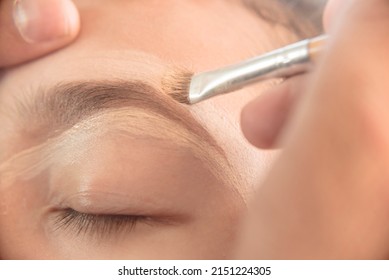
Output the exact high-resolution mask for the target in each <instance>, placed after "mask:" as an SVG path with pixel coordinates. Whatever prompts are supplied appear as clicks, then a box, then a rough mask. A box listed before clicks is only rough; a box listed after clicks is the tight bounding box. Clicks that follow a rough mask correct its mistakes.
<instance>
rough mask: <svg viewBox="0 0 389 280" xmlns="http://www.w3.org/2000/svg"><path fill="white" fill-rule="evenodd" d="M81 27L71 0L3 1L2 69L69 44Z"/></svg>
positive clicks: (0, 21)
mask: <svg viewBox="0 0 389 280" xmlns="http://www.w3.org/2000/svg"><path fill="white" fill-rule="evenodd" d="M79 28H80V24H79V14H78V11H77V9H76V7H75V6H74V4H73V3H72V1H71V0H55V1H53V0H15V1H10V0H4V1H0V68H3V67H7V66H11V65H15V64H18V63H22V62H25V61H28V60H31V59H34V58H36V57H39V56H42V55H44V54H46V53H48V52H51V51H54V50H56V49H58V48H61V47H63V46H65V45H67V44H68V43H70V42H71V41H72V40H74V39H75V37H76V35H77V34H78V32H79Z"/></svg>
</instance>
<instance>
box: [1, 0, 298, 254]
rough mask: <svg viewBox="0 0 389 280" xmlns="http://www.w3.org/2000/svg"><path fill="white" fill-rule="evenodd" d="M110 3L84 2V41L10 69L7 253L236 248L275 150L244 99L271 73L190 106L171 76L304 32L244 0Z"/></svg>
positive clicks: (4, 205)
mask: <svg viewBox="0 0 389 280" xmlns="http://www.w3.org/2000/svg"><path fill="white" fill-rule="evenodd" d="M101 2H102V3H100V4H96V1H86V0H83V1H75V3H76V5H77V7H78V9H79V11H80V14H81V18H82V19H83V29H82V33H81V34H80V36H79V38H78V40H77V41H76V42H75V43H74V44H72V45H71V46H70V47H68V48H66V49H64V50H63V51H60V52H56V53H54V54H52V55H49V56H46V57H44V58H42V59H40V60H37V61H34V62H32V63H29V64H25V65H23V66H19V67H14V68H10V69H9V70H7V71H6V73H5V75H4V76H3V77H2V81H1V85H0V93H1V94H0V98H1V104H3V105H4V106H3V108H2V113H3V114H2V116H3V118H2V120H1V122H2V127H3V128H5V129H4V131H7V133H4V134H2V135H1V136H0V137H1V138H2V139H1V144H2V148H1V155H0V156H1V160H2V164H1V166H0V169H1V172H2V177H1V179H2V181H1V189H0V191H1V195H2V202H1V219H0V224H1V225H0V227H1V228H2V231H1V233H0V248H1V250H0V255H1V257H2V258H27V259H30V258H76V259H78V258H198V259H210V258H232V257H233V255H234V252H235V245H236V244H235V241H236V237H237V235H238V233H239V229H240V226H239V223H240V220H241V216H242V215H243V214H244V213H245V212H246V205H247V204H246V201H247V199H248V198H249V197H250V194H251V193H252V192H253V191H254V188H255V187H256V184H257V182H258V181H259V180H261V178H262V177H263V174H264V172H265V171H266V169H267V167H268V166H269V164H270V161H271V158H272V154H271V153H268V152H261V151H259V150H257V149H255V148H254V147H252V146H251V145H250V144H249V143H248V142H247V141H246V140H245V139H244V137H243V136H242V134H241V133H240V128H239V118H240V111H241V109H242V107H243V106H244V104H246V103H247V102H248V101H249V100H251V99H252V98H253V97H254V96H257V95H258V92H261V91H263V89H264V88H266V87H269V86H271V84H261V85H257V86H255V87H253V88H250V89H245V90H242V91H240V92H239V93H236V94H233V95H228V96H223V97H220V98H217V99H214V100H211V101H209V102H207V103H202V104H199V105H196V106H193V107H188V106H185V105H180V104H177V103H175V102H174V101H173V100H171V99H170V97H168V96H167V95H166V94H165V93H163V92H161V90H162V88H161V82H162V79H163V78H164V76H165V75H166V73H168V72H169V71H170V70H171V69H175V68H176V67H185V68H189V69H190V70H191V71H194V72H200V71H204V70H207V69H212V68H215V67H219V66H222V65H227V64H230V63H233V62H236V61H240V60H242V59H244V58H248V57H251V56H253V55H254V54H260V53H263V52H264V51H266V50H269V49H272V48H275V47H278V46H280V45H284V44H286V43H289V42H290V41H294V40H296V37H295V35H293V34H292V33H291V32H290V31H288V30H286V29H285V28H283V27H280V26H276V27H275V28H274V27H271V26H270V25H269V24H268V23H267V22H265V21H264V20H262V19H260V18H259V17H258V16H257V15H255V14H254V13H253V12H252V11H251V10H249V9H248V8H247V7H245V6H244V5H242V4H241V3H240V1H228V2H226V1H209V2H206V3H205V2H204V3H203V2H198V1H164V2H158V9H155V5H152V4H151V3H150V2H144V1H121V2H120V3H119V2H113V1H101ZM188 10H190V11H191V13H189V14H188V13H186V11H188ZM183 15H185V17H183ZM145 19H148V20H145ZM150 19H152V20H150ZM198 19H201V21H200V22H199V21H198ZM232 19H233V22H234V24H233V25H232V24H231V20H232ZM113 23H115V24H117V27H115V28H114V30H115V32H112V28H113V27H112V24H113ZM123 26H125V27H126V28H123ZM227 26H228V28H226V27H227ZM157 27H163V28H157ZM254 27H255V28H254ZM275 30H276V31H277V32H276V33H275V32H274V31H275ZM220 34H223V37H224V40H223V46H222V52H221V51H220V50H221V49H220V47H221V46H220V42H219V40H217V41H215V40H216V38H218V36H220ZM156 42H158V43H156ZM77 96H78V97H77ZM82 97H84V98H82ZM153 104H154V106H153ZM155 104H157V106H155ZM156 107H157V108H158V109H155V108H156ZM15 116H16V117H15ZM48 139H49V140H48ZM258 169H259V171H258ZM15 205H19V207H14V206H15ZM87 215H88V216H87ZM120 219H121V220H120ZM123 219H125V220H124V222H123ZM15 248H18V249H17V250H16V249H15Z"/></svg>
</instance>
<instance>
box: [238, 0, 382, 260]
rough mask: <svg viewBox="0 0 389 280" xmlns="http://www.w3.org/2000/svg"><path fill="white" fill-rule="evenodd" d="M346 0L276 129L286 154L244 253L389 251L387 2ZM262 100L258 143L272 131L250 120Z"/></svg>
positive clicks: (333, 11) (245, 119)
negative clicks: (312, 67) (315, 63)
mask: <svg viewBox="0 0 389 280" xmlns="http://www.w3.org/2000/svg"><path fill="white" fill-rule="evenodd" d="M340 2H342V1H332V2H331V3H330V6H329V8H328V10H327V16H326V19H327V27H328V28H329V32H330V34H331V37H330V40H329V42H328V46H327V50H326V51H325V53H324V54H323V58H322V61H321V62H320V63H319V65H318V67H317V70H316V71H315V72H314V73H313V75H312V76H311V77H310V78H309V79H308V81H307V82H306V84H305V90H303V92H301V94H300V97H299V98H297V100H296V99H295V100H293V107H294V108H293V110H289V112H293V113H292V114H289V115H288V116H286V117H285V118H284V119H285V120H286V121H285V122H283V121H281V122H278V127H277V128H275V129H274V134H273V136H274V138H275V139H273V143H278V144H279V145H281V146H283V147H284V152H283V154H282V156H281V157H280V158H279V160H278V161H277V163H276V164H275V165H274V168H273V169H272V171H271V173H270V174H269V177H268V178H267V180H266V181H265V183H264V184H263V186H262V187H261V189H260V191H259V192H258V194H257V197H256V199H254V200H253V204H252V205H253V208H251V209H252V213H251V215H250V221H249V222H248V223H247V225H248V229H247V235H246V236H245V237H244V238H242V239H243V240H244V241H243V243H244V245H243V247H242V248H243V249H242V256H243V257H244V258H247V257H251V258H255V259H257V258H277V259H296V258H298V259H387V258H388V253H389V252H388V251H389V249H388V248H389V244H388V234H389V226H388V222H387V221H388V218H389V207H388V205H389V204H388V197H389V192H388V179H389V178H388V174H389V170H388V166H389V162H388V159H389V157H388V155H389V153H388V152H389V142H388V139H389V132H388V128H387V120H388V118H389V115H388V110H387V104H388V94H387V92H388V91H387V89H388V88H389V84H388V80H387V79H386V78H385V74H384V73H386V72H387V69H388V68H389V64H388V60H387V59H386V58H387V48H388V45H389V40H388V38H389V37H388V30H387V26H388V19H389V6H388V3H387V2H386V1H382V0H374V1H344V2H347V3H343V4H341V3H340ZM278 93H279V94H280V95H281V96H282V92H278ZM277 100H278V101H277ZM277 100H273V102H274V103H277V102H285V100H284V99H283V98H282V97H280V96H278V97H277ZM261 102H262V101H261V100H260V99H258V100H256V101H254V102H253V103H250V104H249V105H248V106H247V107H246V108H245V109H244V111H243V114H242V127H243V130H244V131H246V132H245V133H246V136H247V137H248V138H249V139H250V141H251V142H252V143H261V140H260V139H261V137H263V136H264V135H265V134H262V133H261V131H260V130H256V131H254V130H253V129H251V128H250V126H251V125H252V123H250V121H249V120H250V119H252V118H254V117H257V118H261V117H262V116H261V113H260V112H261V111H258V110H256V109H258V107H260V106H263V104H262V103H261ZM289 104H291V103H289ZM285 107H286V108H288V105H286V106H285ZM289 109H290V108H289ZM273 113H274V112H273ZM267 116H268V117H269V121H270V122H271V121H272V119H273V117H276V115H275V114H274V115H272V114H268V115H267ZM274 120H275V119H273V121H274ZM258 146H259V145H258ZM280 205H282V207H280ZM254 244H255V245H254Z"/></svg>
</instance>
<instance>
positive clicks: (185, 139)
mask: <svg viewBox="0 0 389 280" xmlns="http://www.w3.org/2000/svg"><path fill="white" fill-rule="evenodd" d="M108 134H109V135H116V134H118V135H124V136H126V137H128V138H129V140H131V139H145V138H147V139H153V140H155V141H164V142H166V143H172V145H174V146H178V147H180V148H183V149H186V150H189V151H191V153H193V155H194V156H195V157H196V158H198V159H199V160H201V161H202V162H203V164H204V165H205V166H206V167H207V168H208V169H209V170H210V172H211V173H212V174H213V176H215V177H216V178H217V179H218V180H219V181H220V182H221V183H223V184H228V185H230V186H231V185H234V184H236V182H237V178H235V175H234V172H233V171H232V170H231V167H230V166H229V163H228V161H227V159H226V158H225V156H224V155H223V154H221V153H220V151H219V150H218V149H216V148H215V147H212V146H210V145H209V143H208V142H206V141H204V139H202V138H201V137H196V136H195V135H194V134H193V133H191V132H189V131H188V130H187V129H184V128H183V127H181V126H180V125H179V124H177V123H176V122H173V121H172V120H169V119H167V118H164V117H162V116H161V115H158V114H155V113H150V112H149V111H145V110H142V109H140V108H120V109H114V110H110V111H107V112H101V113H99V114H97V115H94V116H92V117H90V118H88V119H85V120H84V121H82V122H81V123H79V124H77V125H75V126H73V127H72V128H70V129H69V130H67V131H65V132H64V133H62V134H61V135H60V136H58V137H56V138H53V139H49V140H48V141H47V142H46V143H43V144H41V145H38V146H35V147H32V148H30V149H28V150H25V151H22V152H20V153H19V154H17V155H15V156H13V157H12V158H10V159H9V160H8V161H6V162H4V163H3V164H1V165H0V174H1V176H0V178H1V179H0V187H1V188H3V189H4V188H8V187H11V186H12V185H13V184H14V183H15V182H16V181H17V180H23V181H27V180H31V179H33V178H34V177H36V176H38V175H39V174H41V173H42V172H44V171H47V170H50V168H51V167H52V166H54V165H55V164H56V163H57V162H58V161H60V162H61V164H62V165H66V164H72V162H77V161H78V160H79V157H82V156H83V154H88V153H89V152H90V151H88V149H94V148H96V147H98V145H97V146H96V145H95V144H98V143H97V141H98V139H100V138H101V137H102V136H104V135H108ZM161 168H163V164H162V163H161Z"/></svg>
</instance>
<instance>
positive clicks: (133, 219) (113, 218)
mask: <svg viewBox="0 0 389 280" xmlns="http://www.w3.org/2000/svg"><path fill="white" fill-rule="evenodd" d="M150 220H151V218H150V217H147V216H140V215H139V216H136V215H134V216H133V215H105V214H88V213H81V212H78V211H76V210H74V209H71V208H67V209H64V210H61V212H59V213H58V214H57V217H56V218H55V224H54V225H55V230H64V231H69V232H72V233H73V234H75V235H77V236H78V235H90V236H97V237H106V236H110V235H111V234H114V233H121V232H124V231H126V232H131V231H132V230H133V229H134V228H135V226H136V225H137V224H138V222H140V221H143V222H147V221H148V222H150Z"/></svg>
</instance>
